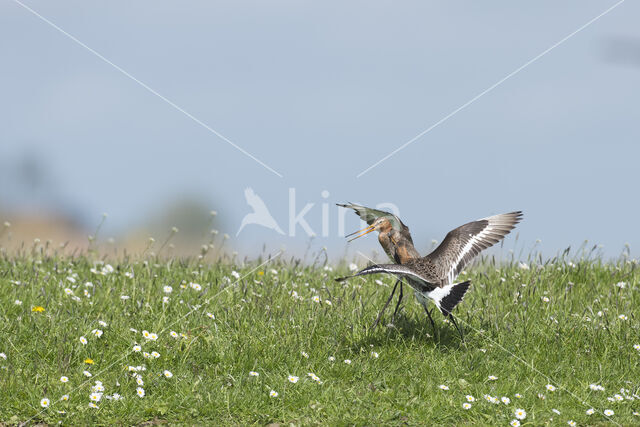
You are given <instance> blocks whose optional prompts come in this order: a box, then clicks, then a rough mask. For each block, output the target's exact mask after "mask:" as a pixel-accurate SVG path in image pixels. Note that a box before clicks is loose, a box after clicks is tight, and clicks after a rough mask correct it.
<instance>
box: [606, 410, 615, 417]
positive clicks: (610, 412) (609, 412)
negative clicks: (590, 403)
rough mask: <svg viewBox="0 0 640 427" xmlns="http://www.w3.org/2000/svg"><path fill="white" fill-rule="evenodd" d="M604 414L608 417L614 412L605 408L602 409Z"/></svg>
mask: <svg viewBox="0 0 640 427" xmlns="http://www.w3.org/2000/svg"><path fill="white" fill-rule="evenodd" d="M604 414H605V415H606V416H607V417H610V416H612V415H613V414H614V412H613V411H612V410H611V409H605V410H604Z"/></svg>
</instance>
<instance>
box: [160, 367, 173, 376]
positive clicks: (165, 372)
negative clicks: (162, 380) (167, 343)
mask: <svg viewBox="0 0 640 427" xmlns="http://www.w3.org/2000/svg"><path fill="white" fill-rule="evenodd" d="M162 373H163V374H164V376H165V377H166V378H171V377H173V374H172V373H171V371H167V370H166V369H165V370H164V372H162Z"/></svg>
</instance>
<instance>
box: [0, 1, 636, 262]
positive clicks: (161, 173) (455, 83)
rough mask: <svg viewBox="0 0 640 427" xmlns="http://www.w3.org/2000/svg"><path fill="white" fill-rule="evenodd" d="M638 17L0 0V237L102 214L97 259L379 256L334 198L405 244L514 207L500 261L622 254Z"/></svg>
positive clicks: (499, 9) (43, 235) (78, 236)
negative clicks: (350, 238) (215, 253)
mask: <svg viewBox="0 0 640 427" xmlns="http://www.w3.org/2000/svg"><path fill="white" fill-rule="evenodd" d="M614 6H615V7H614ZM612 7H613V8H612ZM605 12H606V13H605ZM603 13H604V14H603ZM638 16H640V4H638V3H637V2H631V1H627V2H620V3H616V2H615V1H586V0H575V1H565V2H556V1H539V2H530V3H521V2H517V3H515V2H510V1H490V2H473V1H461V2H432V1H428V2H425V1H409V2H402V3H392V2H347V3H345V2H331V1H328V2H308V1H303V2H300V1H295V2H294V1H285V2H279V1H276V2H246V1H234V2H210V1H194V2H189V3H184V2H171V1H159V0H154V1H136V2H122V1H114V2H86V1H61V2H54V3H52V2H48V1H43V0H39V1H33V0H31V1H24V2H23V1H22V0H20V2H17V1H5V2H2V3H0V56H1V58H2V67H0V99H1V102H0V246H2V247H5V248H17V247H20V245H21V244H22V242H27V243H28V244H32V242H33V239H34V238H39V239H40V240H41V241H45V240H51V241H52V244H54V245H60V244H64V243H65V242H66V244H67V246H66V247H67V248H68V249H69V250H70V249H72V248H81V249H82V248H87V246H88V245H89V239H88V237H87V236H94V235H96V229H97V228H98V226H100V224H102V225H101V226H100V229H99V232H98V233H97V236H96V238H95V241H94V242H93V244H95V245H97V246H98V247H100V248H106V249H105V251H108V250H110V249H108V248H110V247H118V248H125V249H128V250H130V251H141V250H145V248H148V246H149V244H150V241H149V238H150V237H152V238H154V239H155V243H154V244H153V245H155V246H154V248H155V249H154V250H156V251H157V250H158V249H159V248H160V246H161V245H162V243H163V242H164V241H165V240H166V239H167V238H168V237H171V244H172V245H174V246H175V248H174V249H172V250H175V251H176V252H180V253H199V252H200V251H201V250H202V245H203V244H213V245H214V246H215V247H216V248H219V247H220V246H221V245H222V244H223V242H224V245H226V246H225V248H227V250H233V251H236V252H238V255H239V256H240V257H244V256H247V257H255V256H257V255H258V254H261V253H275V252H277V251H279V250H280V249H285V250H286V251H287V253H288V254H292V255H297V256H303V255H304V254H305V253H308V252H309V251H312V252H313V251H315V252H317V251H320V250H321V248H326V253H327V255H328V257H329V258H332V259H338V258H341V257H343V256H344V255H345V254H347V256H349V257H356V254H357V253H358V251H361V252H363V253H365V254H371V253H372V251H374V250H377V251H378V252H380V251H379V250H378V244H377V241H376V239H375V238H371V237H369V238H364V239H359V240H356V241H354V242H353V243H350V244H347V243H346V242H345V240H344V238H343V237H341V235H342V234H343V233H344V232H345V231H346V232H351V231H354V230H355V229H357V228H359V227H360V223H359V221H358V220H357V218H356V217H355V215H353V214H352V213H348V212H344V211H343V210H342V211H341V209H339V208H338V207H336V206H335V203H336V202H345V201H352V202H359V203H362V204H365V205H367V206H376V205H379V204H386V205H385V206H387V207H390V206H391V207H395V208H397V210H398V213H399V214H400V216H401V218H402V219H403V221H404V222H405V223H406V224H407V225H409V226H410V228H411V231H412V233H413V235H414V240H415V243H416V246H417V247H418V249H419V250H421V251H426V250H428V249H429V248H430V247H431V246H432V245H433V243H432V239H436V240H438V241H440V240H442V238H443V237H444V235H445V234H446V232H447V231H448V230H450V229H452V228H453V227H456V226H458V225H461V224H463V223H465V222H468V221H470V220H473V219H477V218H480V217H485V216H488V215H491V214H496V213H501V212H506V211H512V210H523V211H524V212H525V219H524V221H523V223H522V224H520V225H519V227H518V229H517V231H518V233H519V234H518V238H517V241H516V239H515V238H514V237H509V238H508V240H507V242H506V243H505V248H509V249H514V250H515V251H516V253H520V251H524V253H528V252H529V251H530V250H531V248H533V247H535V248H536V249H537V250H541V251H542V253H543V254H545V255H548V256H553V255H554V254H556V253H557V252H558V251H561V250H563V249H564V248H566V247H567V246H569V245H572V246H573V247H576V246H579V245H581V244H582V243H583V242H584V241H585V240H588V242H589V246H591V245H595V244H599V245H602V246H601V249H600V250H601V252H602V253H603V254H604V255H605V256H607V257H615V256H618V255H619V254H620V253H621V252H622V251H623V250H624V248H625V244H628V245H629V246H630V251H631V254H634V255H637V254H638V251H637V248H638V247H640V233H638V232H637V216H638V214H637V212H638V211H639V210H640V201H639V198H638V188H639V175H638V161H639V159H640V144H639V137H640V128H639V124H640V121H639V118H640V117H639V116H640V110H639V108H638V99H637V95H638V93H640V27H639V26H638V25H637V17H638ZM595 18H597V19H595ZM594 19H595V20H594ZM587 24H588V25H587ZM585 25H586V26H585ZM581 28H582V29H581ZM579 29H580V31H578V32H576V31H577V30H579ZM573 33H575V34H573ZM572 34H573V35H572ZM569 35H572V36H571V37H569V38H567V36H569ZM559 42H561V43H560V44H558V43H559ZM554 45H556V46H555V47H554V48H553V49H551V50H548V49H549V48H551V47H552V46H554ZM547 50H548V51H547ZM545 51H547V52H546V53H544V52H545ZM542 53H544V55H542V56H539V55H540V54H542ZM536 58H537V59H536ZM533 59H535V61H533V62H530V61H532V60H533ZM525 64H527V65H526V66H525V67H522V66H523V65H525ZM505 77H508V78H507V79H506V80H504V79H505ZM496 83H500V84H498V85H497V86H495V84H496ZM488 89H489V90H488ZM487 90H488V91H487ZM478 95H481V96H479V97H478ZM470 101H473V102H471V103H469V102H470ZM460 107H464V108H460ZM454 112H455V114H451V113H454ZM443 119H444V120H443ZM434 125H436V126H435V127H434ZM425 130H429V131H428V132H426V133H425V134H423V135H422V136H420V137H419V138H417V139H415V140H414V141H413V142H411V143H410V144H408V145H406V146H405V147H404V148H402V149H400V150H399V151H397V152H395V154H393V155H392V156H390V157H388V158H387V156H388V155H389V154H391V153H392V152H394V151H395V150H397V149H398V148H400V147H403V145H405V143H407V142H408V141H411V140H413V139H414V138H415V137H416V136H418V135H420V134H421V133H423V132H424V131H425ZM381 159H385V160H384V161H382V162H380V160H381ZM378 162H379V163H378ZM374 165H375V166H374ZM372 166H374V167H372ZM248 189H250V190H248ZM249 195H250V196H249ZM265 208H266V210H267V211H268V212H269V215H268V217H270V218H269V220H270V222H269V224H270V226H269V227H265V226H263V225H265V220H264V219H265V218H267V216H265V215H264V212H265ZM211 211H215V212H214V213H212V212H211ZM254 211H256V212H258V211H260V213H259V215H258V217H259V218H258V219H259V221H258V222H259V224H256V223H255V218H253V217H249V218H247V219H246V224H245V226H244V227H243V228H242V229H241V230H240V227H241V224H242V221H243V219H244V218H245V215H247V214H250V213H252V212H254ZM104 213H106V214H108V216H106V217H103V214H104ZM252 218H253V219H252ZM252 220H253V222H252ZM274 223H275V226H274ZM3 224H4V225H3ZM260 224H262V225H260ZM267 225H268V224H267ZM174 226H175V227H177V229H178V230H179V232H177V233H175V232H174V231H175V230H174V231H172V227H174ZM239 231H240V232H239ZM238 232H239V233H238ZM216 233H218V234H216ZM224 234H228V236H229V238H228V239H226V240H225V238H224V237H223V236H224ZM312 234H315V237H311V235H312Z"/></svg>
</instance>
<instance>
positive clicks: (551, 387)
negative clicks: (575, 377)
mask: <svg viewBox="0 0 640 427" xmlns="http://www.w3.org/2000/svg"><path fill="white" fill-rule="evenodd" d="M547 390H549V391H556V387H555V386H554V385H552V384H547Z"/></svg>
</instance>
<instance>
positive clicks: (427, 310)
mask: <svg viewBox="0 0 640 427" xmlns="http://www.w3.org/2000/svg"><path fill="white" fill-rule="evenodd" d="M422 306H423V307H424V311H426V312H427V316H428V317H429V321H430V322H431V327H432V328H433V333H434V334H435V333H436V324H435V323H434V321H433V318H432V317H431V312H430V311H429V309H428V308H427V304H426V303H424V304H422Z"/></svg>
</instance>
